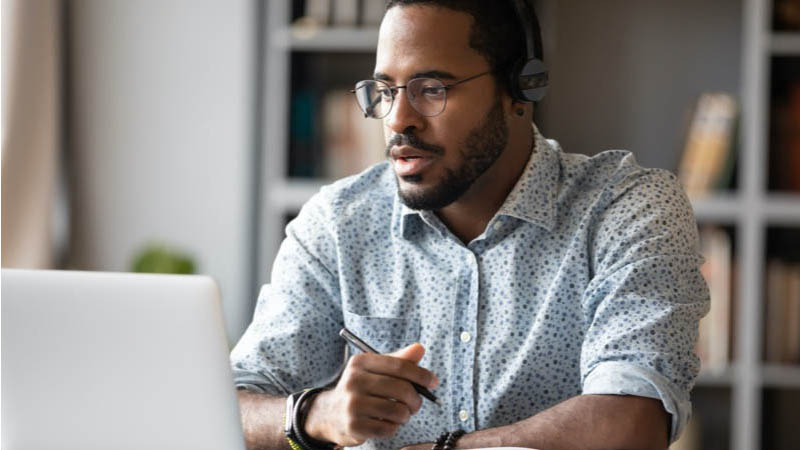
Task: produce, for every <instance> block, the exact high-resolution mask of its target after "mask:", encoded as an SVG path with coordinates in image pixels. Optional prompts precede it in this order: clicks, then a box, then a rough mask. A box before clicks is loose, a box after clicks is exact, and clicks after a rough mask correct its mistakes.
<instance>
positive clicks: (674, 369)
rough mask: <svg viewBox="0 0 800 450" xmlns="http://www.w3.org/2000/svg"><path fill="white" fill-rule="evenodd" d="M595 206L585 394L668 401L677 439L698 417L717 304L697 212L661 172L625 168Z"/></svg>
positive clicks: (674, 182)
mask: <svg viewBox="0 0 800 450" xmlns="http://www.w3.org/2000/svg"><path fill="white" fill-rule="evenodd" d="M595 206H596V207H597V208H598V209H600V210H601V211H602V213H601V214H598V215H597V217H598V220H597V222H596V223H595V226H596V228H595V230H594V239H593V246H592V248H591V251H592V253H593V256H592V264H593V269H594V276H593V278H592V280H591V282H590V284H589V286H588V288H587V289H586V291H585V295H584V298H583V305H582V307H583V314H584V320H585V323H587V324H588V330H587V333H586V337H585V340H584V343H583V346H582V349H581V379H582V383H583V386H582V388H583V391H582V392H583V393H584V394H624V395H638V396H643V397H651V398H656V399H660V400H661V402H662V403H663V405H664V409H665V410H666V411H667V412H669V413H670V414H671V415H672V422H671V424H672V426H671V436H670V439H671V441H674V440H675V439H677V437H678V436H679V435H680V433H681V431H682V430H683V428H684V427H685V425H686V423H687V421H688V419H689V417H690V415H691V402H690V399H689V392H690V391H691V389H692V387H693V384H694V380H695V378H696V377H697V374H698V372H699V370H700V364H699V359H698V358H697V356H696V355H695V353H694V346H695V342H696V340H697V332H698V323H699V320H700V318H701V317H702V316H703V315H705V314H706V312H708V308H709V295H708V288H707V286H706V283H705V281H704V280H703V278H702V275H701V274H700V271H699V266H700V264H701V263H702V257H701V256H700V255H699V252H698V248H699V245H698V238H697V224H696V221H695V219H694V215H693V213H692V209H691V207H690V205H689V202H688V200H687V199H686V196H685V194H684V193H683V191H682V190H681V188H680V186H679V185H678V183H677V180H676V179H675V177H674V176H672V175H671V174H669V173H668V172H665V171H660V170H648V171H645V172H643V173H642V172H638V173H635V174H631V175H625V174H622V175H620V179H619V182H618V183H615V184H614V186H613V188H609V189H608V191H607V192H605V193H604V197H603V201H602V202H600V203H599V204H598V205H595Z"/></svg>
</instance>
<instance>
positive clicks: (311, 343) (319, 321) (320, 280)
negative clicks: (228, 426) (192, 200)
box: [230, 195, 345, 395]
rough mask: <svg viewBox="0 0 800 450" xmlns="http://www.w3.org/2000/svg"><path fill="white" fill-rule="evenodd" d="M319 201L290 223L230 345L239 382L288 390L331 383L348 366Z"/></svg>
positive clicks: (332, 262)
mask: <svg viewBox="0 0 800 450" xmlns="http://www.w3.org/2000/svg"><path fill="white" fill-rule="evenodd" d="M318 197H319V195H318ZM319 200H320V199H319V198H315V199H312V200H311V201H310V202H309V203H308V204H306V205H305V206H304V207H303V209H302V210H301V212H300V214H299V215H298V217H297V218H296V219H295V220H293V221H292V222H291V223H290V224H289V225H288V226H287V227H286V234H287V237H286V238H285V240H284V241H283V243H282V244H281V248H280V250H279V252H278V255H277V257H276V259H275V262H274V264H273V271H272V277H271V282H270V284H266V285H264V286H263V287H262V289H261V292H260V294H259V297H258V302H257V304H256V308H255V312H254V316H253V320H252V322H251V324H250V326H249V327H248V328H247V330H246V331H245V333H244V335H243V336H242V337H241V339H240V340H239V342H238V343H237V344H236V346H235V347H234V349H233V351H232V352H231V357H230V359H231V366H232V369H233V372H234V381H235V383H236V385H237V387H239V388H245V389H248V390H253V391H256V392H262V393H268V394H273V395H287V394H289V393H292V392H296V391H298V390H301V389H303V388H308V387H313V386H320V385H324V384H327V383H329V382H331V381H332V380H333V379H335V377H336V376H337V375H338V373H339V371H340V369H341V367H342V365H343V362H344V358H345V348H344V345H343V344H342V341H341V339H340V338H339V337H338V334H337V333H338V331H339V329H340V328H341V327H342V323H343V319H342V312H341V302H340V296H339V287H338V277H337V272H336V269H335V268H336V261H335V258H336V250H335V242H334V240H333V239H332V238H331V235H330V234H329V233H328V232H327V231H326V227H327V226H329V225H328V224H329V223H330V221H327V220H326V218H325V217H326V210H325V207H324V204H325V203H324V202H322V201H319Z"/></svg>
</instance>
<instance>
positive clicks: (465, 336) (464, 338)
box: [461, 331, 472, 344]
mask: <svg viewBox="0 0 800 450" xmlns="http://www.w3.org/2000/svg"><path fill="white" fill-rule="evenodd" d="M470 339H472V336H470V334H469V333H467V332H466V331H462V332H461V342H463V343H465V344H466V343H467V342H469V340H470Z"/></svg>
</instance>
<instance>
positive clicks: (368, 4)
mask: <svg viewBox="0 0 800 450" xmlns="http://www.w3.org/2000/svg"><path fill="white" fill-rule="evenodd" d="M292 13H293V14H292V15H293V16H294V17H295V24H296V25H298V26H304V25H317V26H330V27H373V28H374V27H377V26H378V25H379V24H380V22H381V19H382V18H383V13H384V2H383V1H382V0H294V1H293V2H292Z"/></svg>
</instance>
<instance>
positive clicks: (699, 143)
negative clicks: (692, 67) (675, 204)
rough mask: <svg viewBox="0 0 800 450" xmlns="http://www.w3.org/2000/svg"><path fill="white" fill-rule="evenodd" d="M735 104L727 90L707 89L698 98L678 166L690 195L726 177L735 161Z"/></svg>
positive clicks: (706, 191)
mask: <svg viewBox="0 0 800 450" xmlns="http://www.w3.org/2000/svg"><path fill="white" fill-rule="evenodd" d="M737 116H738V105H737V102H736V100H735V99H734V98H733V96H731V95H730V94H727V93H724V92H707V93H704V94H702V95H701V96H700V98H699V99H698V100H697V106H696V108H695V112H694V116H693V118H692V122H691V124H690V126H689V130H688V133H687V138H686V145H685V146H684V150H683V155H682V157H681V161H680V164H679V167H678V178H679V179H680V181H681V184H683V186H684V188H685V189H686V192H687V193H688V194H689V196H690V197H701V196H704V195H707V194H709V193H710V192H712V191H713V190H715V189H718V188H719V187H720V186H723V185H725V184H726V183H725V180H726V179H729V178H730V176H731V173H732V167H733V166H734V164H735V158H736V154H735V149H736V146H735V145H734V144H735V130H736V120H737Z"/></svg>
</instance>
